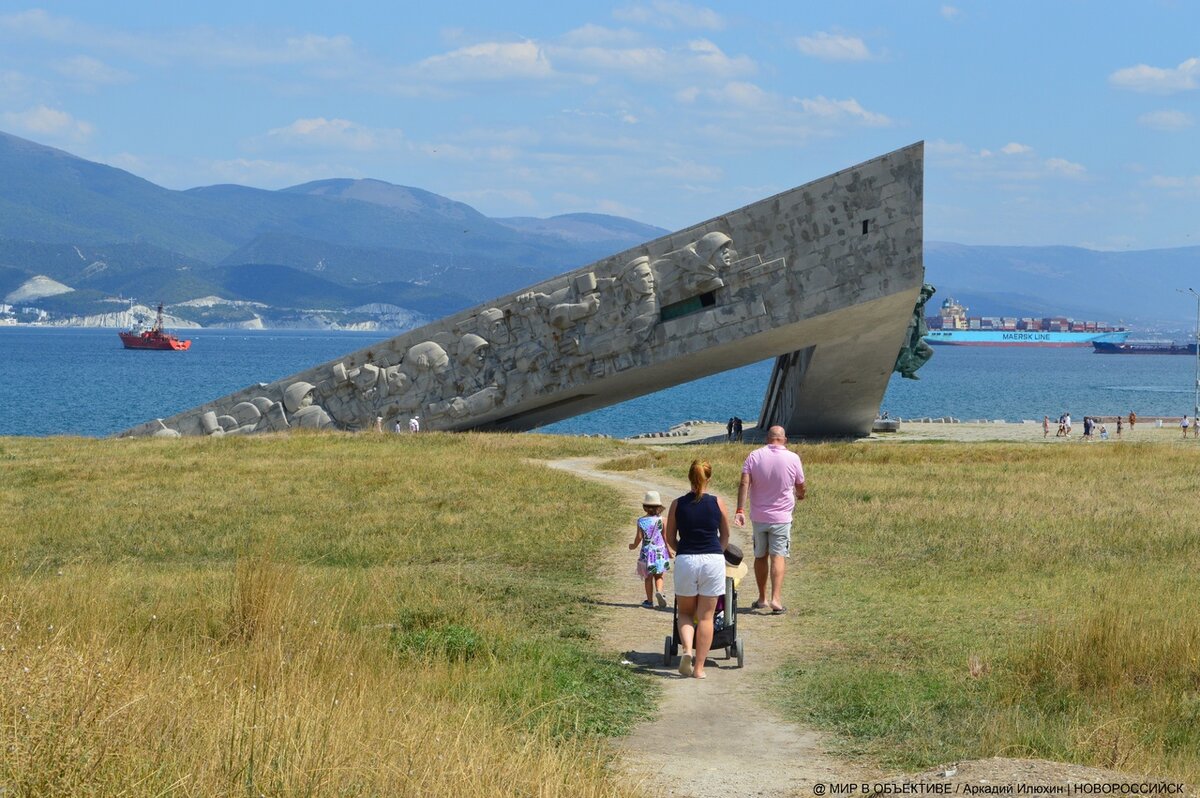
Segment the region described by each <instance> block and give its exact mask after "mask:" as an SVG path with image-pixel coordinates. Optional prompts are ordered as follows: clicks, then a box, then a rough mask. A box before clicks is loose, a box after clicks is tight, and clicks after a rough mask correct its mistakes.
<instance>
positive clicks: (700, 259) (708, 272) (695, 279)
mask: <svg viewBox="0 0 1200 798" xmlns="http://www.w3.org/2000/svg"><path fill="white" fill-rule="evenodd" d="M733 258H734V253H733V239H732V238H730V237H729V236H728V235H726V234H725V233H720V232H712V233H707V234H705V235H704V236H702V237H701V238H700V239H699V240H698V241H694V242H692V243H691V244H688V245H687V246H686V247H682V248H680V249H677V250H674V251H672V252H668V253H667V254H665V255H663V256H662V257H661V258H659V259H658V260H656V261H654V263H653V267H654V271H655V272H656V273H657V274H658V275H659V276H660V277H661V278H662V279H663V281H664V282H667V280H668V277H669V276H674V275H673V273H674V272H678V275H679V279H680V282H681V283H682V285H683V290H684V294H685V295H688V296H693V295H695V294H703V293H706V292H708V291H715V290H716V289H718V288H720V287H722V286H723V285H725V281H724V280H722V279H721V270H722V269H723V268H727V267H729V266H730V265H731V264H732V263H733ZM672 282H673V281H672Z"/></svg>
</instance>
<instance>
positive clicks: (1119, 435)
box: [1117, 416, 1122, 438]
mask: <svg viewBox="0 0 1200 798" xmlns="http://www.w3.org/2000/svg"><path fill="white" fill-rule="evenodd" d="M1121 422H1122V419H1121V417H1120V416H1117V437H1118V438H1119V437H1121Z"/></svg>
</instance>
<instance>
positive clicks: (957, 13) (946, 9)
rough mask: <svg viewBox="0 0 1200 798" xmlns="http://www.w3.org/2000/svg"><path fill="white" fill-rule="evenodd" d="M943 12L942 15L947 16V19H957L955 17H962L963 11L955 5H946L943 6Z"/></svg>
mask: <svg viewBox="0 0 1200 798" xmlns="http://www.w3.org/2000/svg"><path fill="white" fill-rule="evenodd" d="M941 13H942V16H943V17H945V18H946V19H949V20H955V19H959V18H960V17H962V13H963V12H962V9H961V8H955V7H954V6H950V5H944V6H942V8H941Z"/></svg>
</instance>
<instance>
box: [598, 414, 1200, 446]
mask: <svg viewBox="0 0 1200 798" xmlns="http://www.w3.org/2000/svg"><path fill="white" fill-rule="evenodd" d="M1093 418H1098V419H1101V422H1100V423H1102V424H1105V425H1106V426H1108V436H1109V437H1108V439H1107V440H1105V439H1102V438H1100V437H1099V432H1097V433H1096V434H1095V435H1093V437H1092V439H1091V440H1085V439H1084V437H1083V424H1082V421H1075V422H1073V423H1072V426H1071V434H1070V435H1069V436H1066V437H1057V436H1056V435H1055V432H1056V431H1057V426H1058V425H1057V422H1051V425H1050V434H1049V435H1048V436H1044V435H1043V431H1042V422H1041V421H1034V420H1032V419H1030V420H1025V421H981V420H977V421H958V420H946V419H931V420H907V421H904V420H901V422H900V429H899V430H898V431H897V432H872V433H871V434H870V435H868V436H866V437H863V438H855V439H846V440H848V441H850V440H852V441H854V442H862V443H886V442H888V441H950V442H955V443H983V442H989V443H990V442H1010V443H1018V442H1019V443H1040V444H1051V443H1055V444H1062V443H1072V442H1074V443H1080V442H1082V443H1094V444H1120V443H1129V442H1133V443H1146V442H1158V443H1167V442H1170V441H1178V442H1182V440H1183V436H1182V434H1181V433H1180V430H1179V420H1180V418H1181V417H1180V416H1174V417H1171V416H1149V417H1146V418H1139V419H1138V422H1137V424H1136V425H1135V427H1134V429H1133V430H1132V431H1130V429H1129V428H1128V426H1126V427H1125V428H1124V429H1123V430H1122V433H1121V437H1120V438H1118V437H1117V434H1116V416H1093ZM1189 418H1190V417H1189ZM1159 422H1161V426H1159ZM683 429H687V430H689V432H688V433H686V434H684V433H683V432H682V430H683ZM672 433H678V434H672ZM642 435H643V436H644V437H630V438H619V439H618V440H622V441H624V442H626V443H632V444H639V445H643V446H679V445H686V444H696V445H699V444H704V445H713V444H723V443H726V442H727V441H726V440H725V425H724V424H721V423H718V422H715V421H701V422H691V421H688V422H683V423H681V424H677V425H675V426H673V427H671V429H670V430H669V431H667V432H664V433H643V434H642ZM762 439H763V436H762V435H761V434H760V433H759V431H758V428H757V427H750V426H748V427H746V428H745V429H744V430H743V441H742V442H743V443H744V444H757V443H762ZM788 442H789V444H800V445H803V444H805V443H810V442H811V443H818V442H821V441H816V440H814V441H808V440H806V439H804V438H789V439H788ZM1187 443H1188V445H1191V444H1193V443H1195V444H1197V445H1200V439H1197V438H1195V437H1193V430H1191V429H1189V430H1188V437H1187Z"/></svg>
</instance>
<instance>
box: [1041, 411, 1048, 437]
mask: <svg viewBox="0 0 1200 798" xmlns="http://www.w3.org/2000/svg"><path fill="white" fill-rule="evenodd" d="M1042 437H1043V438H1049V437H1050V416H1042Z"/></svg>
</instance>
